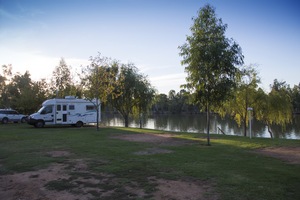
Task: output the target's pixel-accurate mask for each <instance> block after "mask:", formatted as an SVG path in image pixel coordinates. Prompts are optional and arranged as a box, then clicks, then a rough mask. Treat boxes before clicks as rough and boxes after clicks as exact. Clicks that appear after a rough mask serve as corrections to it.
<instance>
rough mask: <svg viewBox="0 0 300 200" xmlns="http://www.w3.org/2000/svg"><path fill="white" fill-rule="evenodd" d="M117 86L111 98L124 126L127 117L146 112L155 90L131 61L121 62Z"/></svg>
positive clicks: (126, 123)
mask: <svg viewBox="0 0 300 200" xmlns="http://www.w3.org/2000/svg"><path fill="white" fill-rule="evenodd" d="M118 82H119V84H118V86H117V87H116V88H115V93H116V94H119V95H117V96H115V98H113V99H112V103H113V106H114V107H115V108H116V109H117V110H118V111H119V113H120V114H121V115H122V117H123V119H124V122H125V127H128V125H129V117H130V116H131V115H132V116H134V115H135V114H137V115H138V116H140V115H141V114H142V113H144V114H145V113H146V112H147V109H148V108H149V106H150V103H151V102H152V100H153V98H154V92H155V90H154V89H153V87H152V86H151V84H150V82H149V81H148V80H147V77H146V76H144V75H142V74H140V73H139V72H138V69H137V68H136V67H135V66H134V65H133V64H131V63H129V64H122V66H121V68H120V73H119V75H118Z"/></svg>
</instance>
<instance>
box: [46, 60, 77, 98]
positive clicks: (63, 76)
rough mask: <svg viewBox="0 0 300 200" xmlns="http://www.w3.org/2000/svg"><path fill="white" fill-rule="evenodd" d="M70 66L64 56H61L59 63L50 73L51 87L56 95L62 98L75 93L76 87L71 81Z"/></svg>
mask: <svg viewBox="0 0 300 200" xmlns="http://www.w3.org/2000/svg"><path fill="white" fill-rule="evenodd" d="M72 81H73V80H72V76H71V67H70V66H68V65H67V63H66V62H65V60H64V58H61V60H60V61H59V65H58V66H56V67H55V69H54V71H53V73H52V79H51V86H52V87H51V89H52V90H53V92H55V96H56V97H60V98H64V97H65V96H67V95H75V94H76V90H75V91H74V89H75V88H76V87H75V86H74V84H73V82H72Z"/></svg>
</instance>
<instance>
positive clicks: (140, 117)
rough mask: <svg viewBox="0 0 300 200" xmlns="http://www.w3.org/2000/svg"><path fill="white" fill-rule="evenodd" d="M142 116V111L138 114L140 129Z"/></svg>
mask: <svg viewBox="0 0 300 200" xmlns="http://www.w3.org/2000/svg"><path fill="white" fill-rule="evenodd" d="M142 117H143V115H142V113H141V114H139V122H140V129H141V128H142Z"/></svg>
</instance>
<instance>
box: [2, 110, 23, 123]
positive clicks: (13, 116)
mask: <svg viewBox="0 0 300 200" xmlns="http://www.w3.org/2000/svg"><path fill="white" fill-rule="evenodd" d="M26 119H27V116H26V115H23V114H20V113H18V112H17V111H15V110H12V109H0V122H2V124H7V123H8V122H15V123H18V122H21V123H24V122H26Z"/></svg>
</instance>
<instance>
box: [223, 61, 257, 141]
mask: <svg viewBox="0 0 300 200" xmlns="http://www.w3.org/2000/svg"><path fill="white" fill-rule="evenodd" d="M259 83H260V78H259V77H258V72H257V70H256V69H255V68H254V67H253V66H245V67H243V68H242V69H240V70H239V71H238V73H237V76H236V88H235V89H234V92H233V98H230V99H228V100H227V101H226V102H225V103H224V104H223V106H222V107H221V108H220V109H219V113H220V114H221V116H225V115H229V116H231V117H233V118H234V120H235V121H236V122H237V124H238V125H239V126H241V125H242V127H243V132H244V136H246V135H247V126H248V121H249V119H248V107H252V108H254V110H256V108H257V105H258V104H259V103H261V101H260V100H261V99H260V97H261V95H259V94H258V90H257V88H258V84H259Z"/></svg>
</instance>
